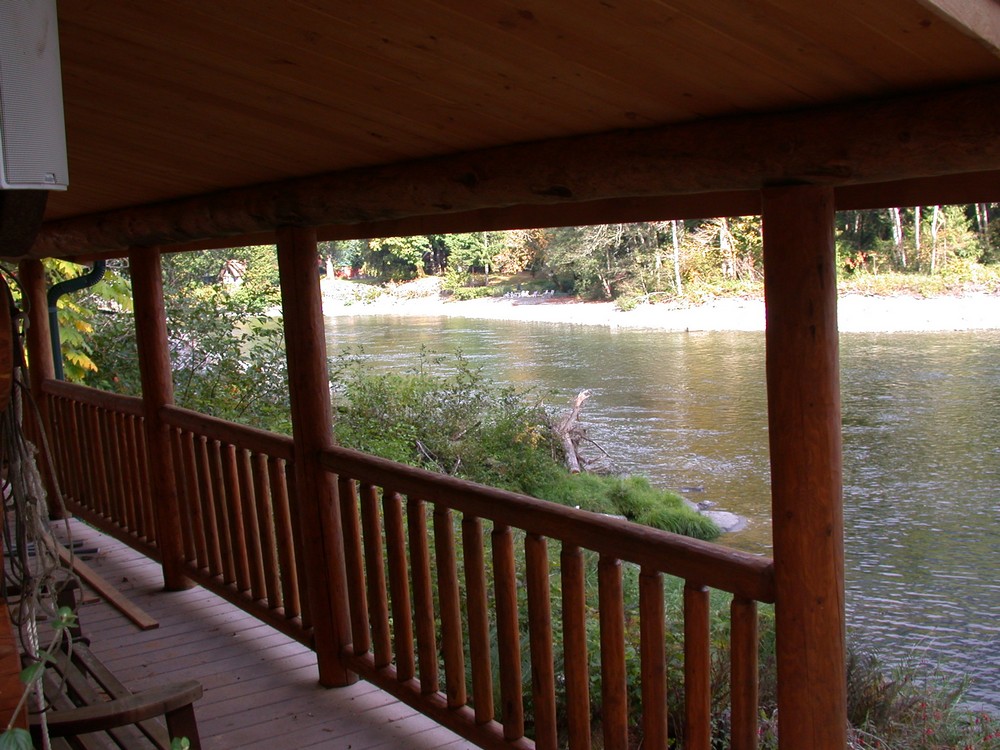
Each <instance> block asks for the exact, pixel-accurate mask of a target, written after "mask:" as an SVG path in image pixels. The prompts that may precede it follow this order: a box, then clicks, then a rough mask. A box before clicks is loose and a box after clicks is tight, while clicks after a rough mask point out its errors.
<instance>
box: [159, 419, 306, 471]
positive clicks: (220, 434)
mask: <svg viewBox="0 0 1000 750" xmlns="http://www.w3.org/2000/svg"><path fill="white" fill-rule="evenodd" d="M160 416H161V418H162V419H163V421H164V422H165V423H167V424H168V425H170V426H171V427H174V428H177V429H179V430H187V431H188V432H193V433H194V434H195V435H201V436H203V437H206V438H208V439H209V440H218V441H219V442H220V443H224V444H229V445H233V446H236V447H237V448H244V449H246V450H248V451H250V452H251V453H263V454H265V455H267V456H272V457H273V458H281V459H284V460H285V461H292V460H293V458H294V456H295V447H294V444H293V443H292V439H291V438H290V437H286V436H284V435H277V434H275V433H273V432H267V431H266V430H258V429H256V428H254V427H246V426H244V425H239V424H235V423H233V422H227V421H226V420H224V419H219V418H217V417H210V416H209V415H208V414H202V413H201V412H197V411H192V410H191V409H185V408H183V407H181V406H164V407H163V408H162V409H160Z"/></svg>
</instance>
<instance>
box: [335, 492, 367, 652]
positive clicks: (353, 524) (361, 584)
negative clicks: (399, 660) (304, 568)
mask: <svg viewBox="0 0 1000 750" xmlns="http://www.w3.org/2000/svg"><path fill="white" fill-rule="evenodd" d="M337 491H338V493H339V495H340V515H341V522H340V523H341V526H342V528H343V529H344V562H345V563H346V566H347V567H346V570H347V591H348V595H349V596H350V598H351V632H352V634H353V637H354V653H355V654H363V653H365V652H367V651H368V649H369V648H371V635H370V634H369V631H368V601H367V597H366V595H365V560H364V553H363V551H362V549H361V521H360V520H359V518H358V493H357V485H356V484H355V482H354V480H353V479H349V478H347V477H340V478H339V479H338V481H337Z"/></svg>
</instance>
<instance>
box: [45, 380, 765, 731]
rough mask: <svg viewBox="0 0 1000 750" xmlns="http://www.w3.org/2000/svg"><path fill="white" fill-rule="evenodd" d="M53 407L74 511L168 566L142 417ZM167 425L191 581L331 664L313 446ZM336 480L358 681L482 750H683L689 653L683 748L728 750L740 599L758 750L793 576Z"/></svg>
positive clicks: (389, 469)
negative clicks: (727, 690)
mask: <svg viewBox="0 0 1000 750" xmlns="http://www.w3.org/2000/svg"><path fill="white" fill-rule="evenodd" d="M44 392H45V394H46V395H47V396H48V398H49V402H50V409H51V415H52V416H51V419H52V423H53V425H52V426H53V428H54V429H53V431H52V433H51V434H52V436H53V439H52V444H53V450H54V454H55V462H54V463H55V464H56V466H57V467H58V476H59V479H60V482H61V484H62V486H63V488H64V493H65V495H66V497H67V500H68V505H69V506H70V509H71V510H73V511H74V512H77V513H80V514H81V515H82V516H84V517H85V518H87V519H88V520H90V521H91V522H93V523H95V524H96V525H98V526H99V527H100V528H102V529H104V530H106V531H109V532H110V533H112V534H114V535H116V536H118V537H119V538H122V539H123V540H124V541H126V542H127V543H129V544H132V545H133V546H136V547H138V548H140V549H143V550H144V551H146V552H148V553H149V554H151V555H152V556H153V557H156V531H155V528H154V521H153V518H154V516H153V514H152V509H151V506H150V503H151V500H150V493H149V489H148V481H149V479H148V478H149V472H148V465H147V463H146V459H147V458H148V457H147V456H146V447H145V438H144V430H143V424H142V416H141V414H142V411H141V401H139V400H138V399H133V398H129V397H124V396H117V395H112V394H107V393H103V392H101V391H96V390H93V389H90V388H85V387H82V386H75V385H68V384H65V383H56V382H53V381H48V382H46V384H45V388H44ZM161 418H162V420H163V422H164V423H165V424H166V425H168V427H169V429H170V433H171V454H172V459H173V465H174V470H175V472H176V476H177V480H178V486H177V491H178V494H179V500H180V503H179V506H180V509H181V516H182V518H181V527H182V536H183V546H184V557H185V561H186V574H187V575H189V576H190V577H191V578H192V579H194V580H196V581H197V582H199V583H201V584H203V585H204V586H205V587H206V588H209V589H211V590H213V591H215V592H217V593H219V594H221V595H222V596H224V597H225V598H227V599H229V600H230V601H232V602H234V603H235V604H237V606H240V607H242V608H243V609H245V610H246V611H248V612H250V613H252V614H254V615H255V616H256V617H258V618H260V619H261V620H262V621H264V622H267V623H269V624H271V625H273V626H275V627H277V628H279V629H280V630H282V631H283V632H286V633H288V634H289V635H291V636H292V637H294V638H297V639H299V640H301V641H302V642H305V643H310V641H311V638H312V631H311V627H310V622H309V613H308V611H306V607H305V605H306V602H308V601H309V598H308V597H307V596H306V595H305V592H304V590H303V591H300V588H301V589H304V587H305V585H306V583H307V578H306V576H305V575H304V573H305V571H303V569H302V568H303V564H304V562H303V560H302V558H301V552H300V550H301V549H302V547H301V544H300V543H299V540H300V538H301V537H300V533H299V524H298V518H297V517H296V507H297V506H296V502H295V493H294V487H293V486H292V481H291V479H292V476H293V473H292V472H291V471H290V469H291V464H292V460H293V458H294V451H293V444H292V441H291V440H290V439H289V438H285V437H281V436H278V435H273V434H271V433H267V432H263V431H260V430H254V429H251V428H246V427H240V426H237V425H234V424H231V423H229V422H225V421H223V420H219V419H214V418H212V417H208V416H206V415H203V414H199V413H196V412H192V411H188V410H185V409H181V408H178V407H174V406H167V407H164V408H163V409H162V410H161ZM321 462H322V464H323V466H324V467H325V469H326V470H328V471H329V472H331V473H332V474H334V475H336V480H337V481H336V484H337V487H338V494H339V506H340V509H341V523H342V527H343V531H344V545H345V557H346V563H347V588H348V596H349V599H350V612H351V631H352V638H351V641H352V643H351V644H350V645H349V647H348V648H347V649H346V651H345V652H344V654H343V656H342V658H343V660H344V662H345V664H346V666H347V667H348V668H349V669H351V670H353V671H355V672H357V673H358V674H359V675H361V676H362V677H364V678H365V679H367V680H369V681H371V682H373V683H375V684H377V685H379V686H380V687H381V688H383V689H384V690H386V691H387V692H390V693H392V694H394V695H396V696H397V697H398V698H400V699H401V700H403V701H405V702H407V703H409V704H410V705H412V706H414V707H416V708H417V709H418V710H420V711H421V712H423V713H425V714H427V715H428V716H430V717H432V718H434V719H436V720H437V721H438V722H439V723H441V724H442V725H444V726H447V727H450V728H451V729H453V730H455V731H457V732H458V733H460V734H462V735H463V736H465V737H467V738H469V739H471V740H472V741H474V742H476V743H477V744H479V745H481V746H482V747H486V748H531V747H537V748H555V747H558V746H568V747H569V748H571V749H572V750H576V749H577V748H590V747H591V744H592V743H591V732H592V722H593V719H594V718H595V715H594V710H596V711H597V713H598V714H599V716H597V717H596V718H599V719H600V727H601V729H600V731H601V733H602V734H603V746H604V747H605V748H607V749H608V750H612V749H613V748H620V749H621V750H624V749H625V748H627V747H628V746H629V743H630V739H631V738H634V736H636V733H639V734H641V736H642V747H643V748H665V747H667V746H668V735H669V734H670V733H671V732H676V731H678V730H680V729H681V727H680V726H676V725H674V726H670V725H668V711H667V702H668V699H667V696H668V687H672V688H673V692H674V693H677V692H678V689H679V688H678V686H668V685H667V681H666V675H667V664H666V643H667V641H668V637H670V638H671V639H673V640H679V639H682V640H683V644H684V645H683V654H684V676H683V681H684V685H683V688H682V692H683V702H684V720H683V734H684V738H683V740H684V742H683V747H685V748H687V749H688V750H708V748H709V747H710V745H711V717H710V714H711V684H710V673H711V670H712V669H713V664H717V663H718V659H717V658H714V657H713V651H712V648H713V645H712V644H711V642H710V641H711V639H710V630H709V627H710V603H709V589H710V588H712V589H717V590H719V591H723V592H728V593H729V594H731V595H732V600H731V605H730V607H731V627H730V643H729V649H728V650H729V654H730V667H729V668H730V682H731V685H732V689H731V706H730V725H731V727H730V736H731V747H733V748H736V749H737V750H747V749H750V748H754V747H755V746H756V736H757V732H756V730H757V671H758V669H757V609H756V608H757V602H773V601H774V597H775V593H774V580H773V579H774V567H773V563H772V561H770V560H768V559H765V558H760V557H754V556H751V555H748V554H745V553H741V552H738V551H735V550H730V549H727V548H723V547H719V546H716V545H712V544H708V543H704V542H699V541H697V540H692V539H689V538H686V537H680V536H676V535H673V534H669V533H667V532H663V531H659V530H656V529H652V528H648V527H645V526H640V525H636V524H631V523H628V522H625V521H621V520H618V519H615V518H609V517H605V516H600V515H597V514H593V513H589V512H586V511H580V510H576V509H572V508H566V507H563V506H559V505H554V504H552V503H547V502H544V501H540V500H535V499H533V498H529V497H526V496H523V495H517V494H514V493H510V492H505V491H502V490H496V489H491V488H487V487H483V486H480V485H475V484H472V483H469V482H464V481H461V480H457V479H454V478H451V477H444V476H441V475H438V474H432V473H430V472H427V471H423V470H420V469H415V468H412V467H407V466H402V465H400V464H396V463H393V462H390V461H386V460H383V459H379V458H375V457H372V456H368V455H365V454H362V453H358V452H356V451H351V450H346V449H342V448H333V449H330V450H328V451H325V452H324V453H323V455H322V456H321ZM665 577H674V578H677V579H680V581H682V582H683V583H682V587H683V594H682V598H683V622H669V623H668V622H667V614H666V605H665ZM595 581H596V590H595V586H594V584H593V582H595ZM627 590H630V591H635V592H637V593H636V594H634V595H628V594H626V591H627ZM634 599H637V601H633V600H634ZM595 618H596V623H597V624H596V626H595V625H594V621H595ZM636 633H638V635H637V636H636ZM636 641H637V642H638V643H637V644H636ZM631 652H635V653H634V654H632V653H631ZM636 663H637V664H638V667H636ZM592 664H593V665H598V667H597V668H598V669H599V679H594V678H593V675H592V674H591V665H592ZM630 700H631V705H630ZM636 702H637V703H638V704H636ZM635 717H639V718H635Z"/></svg>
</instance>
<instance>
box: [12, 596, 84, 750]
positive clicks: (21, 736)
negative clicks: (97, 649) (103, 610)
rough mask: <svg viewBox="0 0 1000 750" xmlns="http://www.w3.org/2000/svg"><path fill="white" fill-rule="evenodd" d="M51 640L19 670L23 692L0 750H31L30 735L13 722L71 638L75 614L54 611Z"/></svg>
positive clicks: (67, 611) (68, 611) (69, 610)
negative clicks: (59, 651)
mask: <svg viewBox="0 0 1000 750" xmlns="http://www.w3.org/2000/svg"><path fill="white" fill-rule="evenodd" d="M51 625H52V640H51V641H50V642H49V645H48V647H47V648H46V649H45V650H44V651H42V652H41V653H40V654H39V655H38V657H37V659H36V661H35V662H34V663H32V664H29V665H28V666H27V667H25V668H24V669H23V670H21V682H23V683H24V691H23V692H22V693H21V699H20V700H19V701H18V703H17V706H16V707H15V708H14V711H13V712H12V713H11V717H10V721H9V722H8V723H7V727H6V729H5V730H4V731H3V733H2V734H0V750H21V749H22V748H23V749H24V750H31V748H33V747H34V746H33V745H32V742H31V733H30V732H28V731H27V730H26V729H21V728H20V727H15V726H14V722H15V721H17V717H18V716H19V715H20V713H21V709H22V708H23V707H24V705H25V703H26V702H27V700H28V696H29V695H31V693H32V691H33V690H35V689H37V687H38V685H39V684H40V683H41V680H42V677H43V676H44V674H45V669H46V665H47V664H51V663H53V662H54V661H55V653H56V650H57V649H58V648H60V647H61V646H62V644H63V643H64V642H65V641H67V640H68V639H70V638H71V628H72V627H73V626H74V625H76V614H74V612H73V610H72V609H70V608H69V607H60V608H59V609H58V610H57V611H56V616H55V618H54V619H53V620H52V623H51Z"/></svg>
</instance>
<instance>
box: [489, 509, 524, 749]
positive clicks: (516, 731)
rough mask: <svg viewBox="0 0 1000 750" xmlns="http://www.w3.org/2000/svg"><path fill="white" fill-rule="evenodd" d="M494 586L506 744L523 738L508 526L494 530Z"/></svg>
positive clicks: (513, 571) (511, 539) (518, 635)
mask: <svg viewBox="0 0 1000 750" xmlns="http://www.w3.org/2000/svg"><path fill="white" fill-rule="evenodd" d="M491 536H492V539H493V586H494V590H495V593H494V599H495V601H496V610H497V653H498V656H499V661H500V663H499V667H500V707H501V713H500V722H501V723H502V724H503V736H504V739H505V740H507V741H508V742H512V741H514V740H519V739H521V737H523V736H524V698H523V695H522V693H521V633H520V628H519V625H518V607H517V570H516V568H515V565H514V537H513V534H512V533H511V530H510V527H509V526H505V525H503V524H496V525H494V527H493V533H492V535H491Z"/></svg>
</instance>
